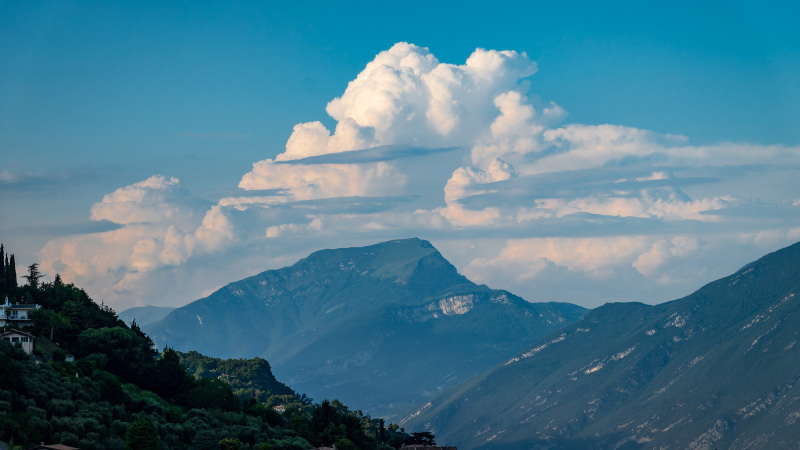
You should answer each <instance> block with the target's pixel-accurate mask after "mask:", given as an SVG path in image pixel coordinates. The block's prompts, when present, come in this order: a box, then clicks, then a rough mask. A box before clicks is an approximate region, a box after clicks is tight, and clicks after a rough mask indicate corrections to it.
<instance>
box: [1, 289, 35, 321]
mask: <svg viewBox="0 0 800 450" xmlns="http://www.w3.org/2000/svg"><path fill="white" fill-rule="evenodd" d="M39 308H40V306H39V305H35V304H32V303H15V304H13V305H12V304H11V303H9V301H8V297H6V300H5V303H3V304H0V327H7V326H15V327H17V328H22V327H25V326H28V325H31V323H32V322H31V319H30V318H29V317H28V313H29V312H31V311H33V310H35V309H39Z"/></svg>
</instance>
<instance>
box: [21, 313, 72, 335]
mask: <svg viewBox="0 0 800 450" xmlns="http://www.w3.org/2000/svg"><path fill="white" fill-rule="evenodd" d="M28 317H29V318H30V319H31V320H32V321H33V324H34V326H36V327H37V328H39V330H40V331H41V332H44V331H45V330H47V329H48V328H49V329H50V340H51V341H52V340H53V331H55V329H56V328H66V327H68V326H69V319H67V318H66V317H64V316H62V315H61V314H59V313H57V312H55V311H53V310H52V309H46V308H40V309H35V310H33V311H31V312H29V313H28Z"/></svg>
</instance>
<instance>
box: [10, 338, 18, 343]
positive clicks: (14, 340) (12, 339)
mask: <svg viewBox="0 0 800 450" xmlns="http://www.w3.org/2000/svg"><path fill="white" fill-rule="evenodd" d="M11 342H19V338H18V337H12V338H11Z"/></svg>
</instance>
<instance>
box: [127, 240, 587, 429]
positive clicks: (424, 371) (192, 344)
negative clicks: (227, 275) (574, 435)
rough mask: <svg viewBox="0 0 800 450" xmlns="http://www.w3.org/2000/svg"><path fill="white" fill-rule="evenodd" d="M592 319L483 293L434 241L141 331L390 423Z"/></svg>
mask: <svg viewBox="0 0 800 450" xmlns="http://www.w3.org/2000/svg"><path fill="white" fill-rule="evenodd" d="M585 313H586V310H585V309H584V308H581V307H579V306H576V305H571V304H566V303H529V302H527V301H525V300H523V299H521V298H519V297H517V296H515V295H513V294H511V293H509V292H506V291H502V290H494V289H490V288H488V287H486V286H481V285H476V284H475V283H472V282H471V281H469V280H468V279H467V278H465V277H464V276H462V275H460V274H459V273H458V271H457V270H456V268H455V267H453V265H452V264H450V263H449V262H448V261H447V260H446V259H445V258H444V257H443V256H442V255H441V253H439V251H438V250H436V249H435V248H434V247H433V246H432V245H431V243H430V242H428V241H424V240H420V239H403V240H395V241H389V242H384V243H380V244H376V245H371V246H368V247H357V248H345V249H336V250H322V251H318V252H315V253H313V254H311V255H310V256H308V257H307V258H304V259H302V260H300V261H298V262H297V263H296V264H294V265H292V266H290V267H285V268H283V269H278V270H269V271H266V272H262V273H260V274H258V275H255V276H252V277H249V278H246V279H243V280H241V281H237V282H234V283H231V284H229V285H227V286H225V287H223V288H222V289H219V290H218V291H216V292H214V293H213V294H211V295H210V296H208V297H207V298H204V299H200V300H197V301H195V302H192V303H190V304H188V305H186V306H184V307H182V308H178V309H176V310H175V311H172V312H171V313H170V314H169V315H167V316H166V317H165V318H164V319H163V320H161V321H159V322H156V323H153V324H149V325H147V326H146V327H143V329H144V330H145V331H146V332H147V333H148V334H149V335H150V336H151V337H152V338H153V339H154V340H155V341H156V343H157V344H158V345H159V346H160V347H163V346H166V345H168V346H170V347H173V348H175V349H177V350H185V351H189V350H197V351H199V352H200V353H203V354H206V355H210V356H215V357H220V358H239V357H255V356H260V357H262V358H265V359H267V360H268V361H269V362H270V364H271V365H272V368H273V371H274V373H275V375H276V376H277V377H278V379H280V380H282V381H284V382H286V383H287V384H289V385H291V386H292V387H293V388H294V389H295V390H297V391H300V392H305V393H307V394H308V395H310V396H311V397H313V398H316V399H319V400H321V399H322V398H338V399H339V400H342V401H344V402H345V403H347V404H348V405H351V406H352V407H355V408H359V409H363V410H365V411H367V412H369V413H370V414H379V415H384V416H388V417H389V418H391V416H392V413H393V412H395V411H397V410H398V409H399V408H404V407H408V406H410V405H413V404H414V403H417V402H420V401H423V400H426V399H429V398H431V397H433V396H434V395H436V394H438V393H441V392H443V390H444V389H446V388H447V387H450V386H453V385H455V384H456V383H459V382H462V381H464V380H466V379H468V378H469V377H472V376H474V375H477V374H480V373H482V372H484V371H485V370H488V369H489V368H491V367H493V366H495V365H496V364H499V363H501V362H502V361H505V360H507V359H509V358H511V357H513V356H514V355H515V354H517V353H519V352H520V351H522V350H523V349H525V348H526V347H527V346H529V345H530V344H531V343H533V342H535V341H536V340H538V339H539V338H540V337H542V336H544V335H546V334H549V333H550V332H552V331H554V330H558V329H561V328H563V327H564V326H566V325H568V324H570V323H572V322H574V321H575V320H578V319H579V318H580V317H581V316H582V315H583V314H585Z"/></svg>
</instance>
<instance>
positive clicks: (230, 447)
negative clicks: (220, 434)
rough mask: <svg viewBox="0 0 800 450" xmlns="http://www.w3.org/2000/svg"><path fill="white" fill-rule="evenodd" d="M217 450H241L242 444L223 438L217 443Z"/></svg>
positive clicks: (232, 439) (237, 440) (235, 440)
mask: <svg viewBox="0 0 800 450" xmlns="http://www.w3.org/2000/svg"><path fill="white" fill-rule="evenodd" d="M219 448H220V449H222V450H239V449H240V448H242V443H241V442H239V439H234V438H225V439H223V440H221V441H219Z"/></svg>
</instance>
